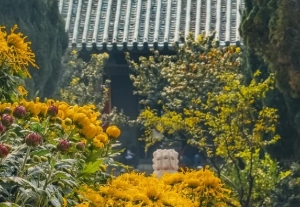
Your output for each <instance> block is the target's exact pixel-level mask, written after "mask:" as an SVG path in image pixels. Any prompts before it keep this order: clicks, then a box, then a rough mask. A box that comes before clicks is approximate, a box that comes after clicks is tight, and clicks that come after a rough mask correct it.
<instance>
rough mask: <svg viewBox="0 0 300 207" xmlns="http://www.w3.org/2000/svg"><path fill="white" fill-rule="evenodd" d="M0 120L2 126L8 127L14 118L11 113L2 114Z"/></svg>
mask: <svg viewBox="0 0 300 207" xmlns="http://www.w3.org/2000/svg"><path fill="white" fill-rule="evenodd" d="M1 121H2V124H3V125H4V126H6V127H9V126H10V125H11V124H12V123H13V121H14V119H13V117H12V116H11V115H8V114H3V115H2V117H1Z"/></svg>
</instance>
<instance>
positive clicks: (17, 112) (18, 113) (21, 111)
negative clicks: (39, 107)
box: [13, 106, 26, 119]
mask: <svg viewBox="0 0 300 207" xmlns="http://www.w3.org/2000/svg"><path fill="white" fill-rule="evenodd" d="M25 114H26V108H25V107H24V106H17V107H16V108H15V109H14V112H13V115H14V116H15V117H16V118H19V119H21V118H23V117H24V116H25Z"/></svg>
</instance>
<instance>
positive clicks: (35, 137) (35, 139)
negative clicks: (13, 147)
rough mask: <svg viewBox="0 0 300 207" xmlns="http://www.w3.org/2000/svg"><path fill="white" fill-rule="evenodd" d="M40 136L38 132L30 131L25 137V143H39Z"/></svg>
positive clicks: (36, 144)
mask: <svg viewBox="0 0 300 207" xmlns="http://www.w3.org/2000/svg"><path fill="white" fill-rule="evenodd" d="M41 142H42V138H41V136H40V135H39V134H37V133H34V132H32V133H30V134H28V135H27V136H26V137H25V143H26V144H27V145H28V146H30V147H36V146H38V145H39V144H41Z"/></svg>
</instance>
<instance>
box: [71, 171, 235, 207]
mask: <svg viewBox="0 0 300 207" xmlns="http://www.w3.org/2000/svg"><path fill="white" fill-rule="evenodd" d="M79 194H80V196H81V198H82V199H83V201H84V202H83V203H81V204H79V205H77V206H76V207H91V206H96V207H106V206H107V207H109V206H111V207H112V206H114V207H115V206H128V207H129V206H149V207H150V206H174V207H177V206H178V207H179V206H180V207H182V206H189V207H193V206H219V207H221V206H227V204H226V203H225V202H226V201H229V194H230V191H229V190H227V189H225V188H224V187H223V184H221V181H220V179H219V178H217V177H215V176H214V174H213V172H211V171H210V170H209V169H208V168H205V169H201V170H199V171H187V172H178V173H174V174H164V176H163V177H162V178H161V179H159V178H157V177H155V176H149V177H146V176H145V175H144V174H137V173H134V172H133V173H128V174H123V175H121V176H119V177H117V178H116V179H114V180H112V181H111V182H110V183H108V184H107V185H105V186H100V187H98V188H97V189H91V188H89V187H88V186H83V187H82V189H81V190H80V191H79Z"/></svg>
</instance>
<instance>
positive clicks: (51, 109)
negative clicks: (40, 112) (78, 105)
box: [47, 105, 58, 116]
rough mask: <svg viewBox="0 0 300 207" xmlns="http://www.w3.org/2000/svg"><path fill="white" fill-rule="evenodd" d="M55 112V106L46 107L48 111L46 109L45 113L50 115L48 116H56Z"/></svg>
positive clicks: (56, 111)
mask: <svg viewBox="0 0 300 207" xmlns="http://www.w3.org/2000/svg"><path fill="white" fill-rule="evenodd" d="M57 113H58V108H57V106H53V105H52V106H50V107H49V108H48V111H47V114H48V115H50V116H56V115H57Z"/></svg>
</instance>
